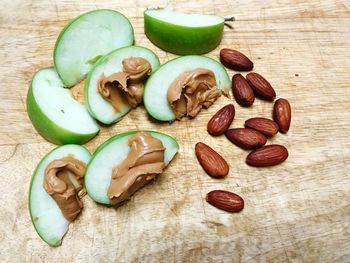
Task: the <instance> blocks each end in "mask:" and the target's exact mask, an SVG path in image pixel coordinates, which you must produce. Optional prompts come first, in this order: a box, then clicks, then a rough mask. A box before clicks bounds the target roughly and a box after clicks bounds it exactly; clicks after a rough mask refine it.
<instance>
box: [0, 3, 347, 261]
mask: <svg viewBox="0 0 350 263" xmlns="http://www.w3.org/2000/svg"><path fill="white" fill-rule="evenodd" d="M167 4H170V5H172V6H174V7H176V8H177V9H178V10H182V11H188V12H203V13H208V14H220V15H222V16H232V15H233V16H235V17H236V22H235V23H234V24H233V29H229V28H225V34H224V39H223V41H222V43H221V45H220V46H219V47H218V48H217V49H216V50H214V51H212V52H211V53H210V54H208V55H209V56H210V57H212V58H216V59H217V58H218V54H219V50H220V48H222V47H231V48H235V49H238V50H240V51H242V52H244V53H246V54H247V55H248V56H249V57H250V58H251V59H252V60H253V61H254V62H255V70H256V71H257V72H259V73H261V74H262V75H263V76H265V77H266V78H267V79H268V80H269V81H270V83H272V85H273V86H274V88H275V90H276V92H277V97H283V98H287V99H289V101H290V103H291V106H292V115H293V119H292V125H291V129H290V131H289V132H288V134H287V135H282V134H278V135H277V136H275V137H274V138H273V139H272V140H270V142H273V143H281V144H283V145H285V146H286V147H288V149H289V151H290V157H289V159H288V160H287V161H286V162H285V163H283V164H282V165H279V166H276V167H271V168H265V169H258V168H253V167H248V166H247V165H246V164H245V163H244V159H245V156H246V155H247V153H248V152H247V151H243V150H241V149H239V148H237V147H235V146H234V145H231V144H230V142H228V141H227V140H226V138H224V136H221V137H219V138H213V137H211V136H209V135H208V134H207V132H206V123H207V121H208V120H209V119H210V117H211V116H212V115H213V113H214V112H216V111H217V110H218V109H219V108H221V107H222V106H223V105H226V104H227V103H229V102H231V101H232V100H229V99H227V98H225V97H221V98H220V99H219V100H218V101H217V102H216V103H215V105H214V106H213V107H211V108H210V109H209V110H204V111H203V112H201V114H200V115H199V116H198V118H196V119H195V120H191V121H181V122H175V123H173V124H171V125H170V124H168V123H164V124H159V123H156V122H154V121H152V120H151V119H149V118H148V116H147V114H146V112H145V110H144V108H143V107H139V108H138V109H136V110H134V111H132V112H131V113H130V114H128V115H127V116H126V117H125V118H124V119H123V120H122V121H120V122H119V123H118V124H116V125H113V126H111V127H109V128H102V131H101V133H100V135H99V136H98V137H96V138H95V139H93V140H92V141H91V142H89V143H88V144H87V145H86V146H87V147H88V149H89V150H90V151H93V150H94V149H95V148H96V147H97V146H98V145H99V144H101V143H102V142H103V141H104V140H106V139H107V138H109V137H110V136H112V135H114V134H116V133H119V132H122V131H127V130H131V129H154V130H158V131H160V132H165V133H168V134H170V135H172V136H174V137H175V138H177V140H178V142H179V144H180V146H181V148H180V151H179V153H178V155H177V157H176V158H175V159H174V161H173V162H172V163H171V165H170V166H169V167H168V168H167V169H166V171H165V172H164V174H163V175H162V176H161V177H160V178H159V180H158V181H157V182H156V183H155V184H154V185H150V186H147V187H145V188H144V189H143V190H141V191H139V192H138V193H137V194H136V195H135V196H134V197H133V198H132V200H131V201H130V202H128V203H127V204H126V205H124V206H122V207H120V208H118V209H108V208H105V207H102V206H99V205H96V204H95V203H93V202H92V201H91V200H90V199H89V198H88V197H87V198H85V199H84V204H85V209H84V211H83V213H82V215H81V216H80V217H79V219H78V220H77V221H76V222H75V223H74V224H72V225H71V226H70V230H69V232H68V234H67V235H66V237H65V238H64V241H63V245H62V246H61V247H59V248H50V247H48V246H47V245H46V244H45V243H44V242H42V241H41V240H40V238H39V237H38V236H37V234H36V233H35V231H34V228H33V226H32V224H31V222H30V218H29V214H28V209H27V202H28V198H27V196H28V188H29V181H30V177H31V174H32V172H33V170H34V168H35V166H36V165H37V163H38V162H39V160H40V159H41V158H42V157H43V156H44V155H45V154H46V153H47V152H48V151H49V150H51V149H52V148H53V147H55V146H54V145H52V144H50V143H48V142H46V141H44V140H43V139H42V138H41V137H40V136H39V135H38V134H37V133H36V131H35V130H34V128H33V126H32V125H31V123H30V121H29V119H28V117H27V113H26V107H25V101H26V93H27V89H28V85H29V82H30V80H31V77H32V75H33V73H34V72H35V71H36V70H38V69H39V68H41V67H45V66H50V65H52V63H53V62H52V52H53V46H54V43H55V40H56V37H57V36H58V34H59V32H60V30H61V29H62V27H63V26H64V25H65V24H66V23H67V22H68V21H69V20H70V19H72V18H73V17H75V16H77V15H79V14H81V13H82V12H85V11H88V10H92V9H95V8H113V9H116V10H118V11H120V12H122V13H124V14H125V15H126V16H127V17H128V18H129V19H130V20H131V22H132V24H133V26H134V28H135V39H136V43H137V44H138V45H142V46H146V47H149V48H151V49H152V50H154V51H155V52H156V53H157V54H158V55H159V57H160V59H161V62H165V61H167V60H168V59H171V58H173V57H175V56H174V55H172V54H168V53H166V52H164V51H162V50H160V49H159V48H157V47H155V46H153V45H152V44H151V43H150V41H149V40H148V39H147V38H146V36H145V35H144V34H143V17H142V13H143V11H144V9H145V8H147V7H154V6H165V5H167ZM349 48H350V4H349V2H348V1H346V0H342V1H341V0H328V1H315V0H312V1H300V0H282V1H257V0H248V1H240V2H238V1H228V0H204V1H192V2H191V1H185V0H181V1H172V0H168V1H165V0H160V1H151V0H144V1H139V0H131V1H94V0H85V1H73V0H64V1H58V0H51V1H44V0H31V1H30V0H3V1H2V7H1V9H0V72H1V75H0V83H1V90H0V101H1V103H0V123H1V129H0V151H1V155H0V174H1V179H0V187H1V189H2V190H1V195H2V196H1V199H0V200H1V201H0V202H1V203H0V204H1V215H0V223H1V225H0V245H1V249H0V258H1V261H2V262H141V261H142V262H182V261H186V262H350V176H349V174H350V172H349V170H350V111H349V108H350V86H349V85H350V74H349V73H350V52H349ZM229 73H230V75H231V76H232V75H233V73H234V72H233V71H229ZM74 92H75V94H79V97H81V95H82V89H81V85H79V86H78V87H76V88H74ZM235 106H236V117H235V120H234V122H233V124H232V125H231V127H242V126H243V124H244V121H245V120H246V119H248V118H250V117H255V116H265V117H271V114H272V104H271V103H267V102H263V101H261V100H257V101H256V102H255V103H254V106H253V107H252V108H249V109H245V108H241V107H240V106H238V105H237V104H236V103H235ZM197 141H203V142H205V143H206V144H209V145H211V146H212V147H213V148H214V149H216V150H217V151H218V152H220V153H221V154H222V155H223V156H224V157H225V158H226V159H227V160H228V162H229V164H230V167H231V170H230V173H229V175H228V176H227V178H225V179H224V180H214V179H213V178H210V177H208V176H207V175H206V174H205V173H204V172H203V170H202V169H201V167H200V166H199V165H198V163H197V161H196V159H195V156H194V144H195V143H196V142H197ZM214 189H224V190H231V191H233V192H236V193H237V194H240V195H241V196H242V197H243V198H244V199H245V202H246V205H245V208H244V210H243V211H242V212H241V213H239V214H233V215H232V214H229V213H226V212H223V211H219V210H217V209H216V208H214V207H211V206H210V205H208V204H206V202H205V201H204V197H205V194H206V193H207V192H209V191H210V190H214Z"/></svg>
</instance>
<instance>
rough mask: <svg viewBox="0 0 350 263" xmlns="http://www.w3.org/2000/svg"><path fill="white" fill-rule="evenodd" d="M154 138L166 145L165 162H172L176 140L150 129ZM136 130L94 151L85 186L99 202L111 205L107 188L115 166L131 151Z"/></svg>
mask: <svg viewBox="0 0 350 263" xmlns="http://www.w3.org/2000/svg"><path fill="white" fill-rule="evenodd" d="M148 132H149V133H150V134H151V135H152V136H153V137H154V138H157V139H159V140H161V141H162V143H163V145H164V147H165V155H164V162H165V164H166V165H168V164H169V163H170V161H171V160H172V159H173V157H174V156H175V154H176V153H177V151H178V149H179V145H178V144H177V142H176V140H175V139H174V138H172V137H170V136H169V135H166V134H163V133H159V132H155V131H148ZM135 133H136V131H132V132H125V133H121V134H118V135H116V136H114V137H112V138H110V139H109V140H107V141H106V142H104V143H103V144H102V145H100V146H99V147H98V148H97V149H96V151H95V152H94V154H93V156H92V158H91V161H90V163H89V165H88V168H87V171H86V175H85V178H84V180H85V187H86V190H87V193H88V195H89V196H90V197H91V198H92V199H93V200H94V201H95V202H97V203H100V204H104V205H111V202H110V199H109V198H108V196H107V190H108V187H109V184H110V182H111V177H112V171H113V168H114V167H116V166H117V165H118V164H120V163H121V162H122V161H124V160H125V159H126V157H127V155H128V153H129V150H130V147H129V145H128V139H129V138H130V137H132V136H133V135H134V134H135Z"/></svg>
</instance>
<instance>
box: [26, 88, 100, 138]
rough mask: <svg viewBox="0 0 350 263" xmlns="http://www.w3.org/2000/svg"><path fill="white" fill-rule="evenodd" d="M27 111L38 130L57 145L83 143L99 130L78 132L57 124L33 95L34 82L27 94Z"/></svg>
mask: <svg viewBox="0 0 350 263" xmlns="http://www.w3.org/2000/svg"><path fill="white" fill-rule="evenodd" d="M27 112H28V116H29V119H30V120H31V122H32V124H33V126H34V127H35V129H36V130H37V132H38V133H39V134H40V135H41V136H42V137H43V138H45V139H46V140H47V141H49V142H52V143H54V144H57V145H63V144H83V143H85V142H87V141H89V140H91V139H92V138H93V137H95V136H96V135H97V133H98V132H99V131H97V132H96V133H91V134H78V133H74V132H71V131H68V130H66V129H64V128H62V127H60V126H58V125H56V124H55V123H54V122H53V121H51V120H50V119H49V118H48V117H47V116H46V115H45V114H44V113H43V112H42V111H41V109H40V108H39V106H38V104H37V102H36V100H35V98H34V95H33V89H32V84H31V85H30V87H29V90H28V94H27Z"/></svg>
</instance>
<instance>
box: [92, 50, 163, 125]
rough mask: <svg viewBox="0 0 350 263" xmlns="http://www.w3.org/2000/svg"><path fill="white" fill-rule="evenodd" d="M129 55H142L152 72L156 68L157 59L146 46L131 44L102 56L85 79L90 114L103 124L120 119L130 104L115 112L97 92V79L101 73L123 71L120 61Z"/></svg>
mask: <svg viewBox="0 0 350 263" xmlns="http://www.w3.org/2000/svg"><path fill="white" fill-rule="evenodd" d="M130 57H142V58H144V59H146V60H147V61H148V62H149V63H150V64H151V67H152V72H154V71H155V70H157V69H158V67H159V59H158V57H157V55H156V54H154V53H153V51H151V50H149V49H148V48H144V47H139V46H131V47H124V48H120V49H117V50H114V51H112V52H111V53H109V54H107V55H105V56H104V57H102V58H101V59H100V60H99V61H98V62H97V63H96V64H95V66H94V67H93V68H92V69H91V71H90V72H89V74H88V76H87V79H86V81H85V101H86V105H87V108H88V110H89V112H90V114H91V115H92V116H93V117H94V118H95V119H97V120H99V121H100V122H102V123H104V124H111V123H114V122H116V121H118V120H120V119H121V118H122V117H123V116H124V115H125V114H126V113H128V112H129V110H130V106H129V105H128V104H125V105H124V106H123V107H121V111H120V112H116V111H115V109H114V108H113V106H112V105H111V104H110V103H109V102H107V101H106V100H105V99H104V98H103V97H102V96H101V94H100V93H99V92H98V80H99V79H100V77H101V75H102V74H104V75H105V76H110V75H112V74H113V73H116V72H120V71H123V65H122V61H123V60H124V59H126V58H130Z"/></svg>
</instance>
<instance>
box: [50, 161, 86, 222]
mask: <svg viewBox="0 0 350 263" xmlns="http://www.w3.org/2000/svg"><path fill="white" fill-rule="evenodd" d="M85 170H86V165H85V163H83V162H82V161H79V160H76V159H74V158H73V157H71V156H67V157H64V158H62V159H58V160H54V161H52V162H51V163H50V164H49V165H48V166H47V167H46V169H45V174H44V189H45V190H46V192H47V193H48V194H49V195H51V196H52V198H53V199H54V200H55V202H56V203H57V205H58V206H59V208H60V209H61V211H62V214H63V216H64V217H65V218H66V219H67V220H68V221H70V222H72V221H74V219H75V218H76V217H77V216H78V215H79V213H80V212H81V210H82V208H83V203H82V202H81V200H80V197H79V196H78V192H79V191H80V190H81V189H82V183H83V177H84V175H85Z"/></svg>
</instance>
